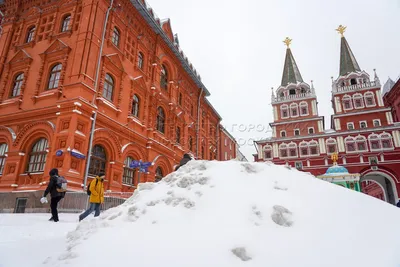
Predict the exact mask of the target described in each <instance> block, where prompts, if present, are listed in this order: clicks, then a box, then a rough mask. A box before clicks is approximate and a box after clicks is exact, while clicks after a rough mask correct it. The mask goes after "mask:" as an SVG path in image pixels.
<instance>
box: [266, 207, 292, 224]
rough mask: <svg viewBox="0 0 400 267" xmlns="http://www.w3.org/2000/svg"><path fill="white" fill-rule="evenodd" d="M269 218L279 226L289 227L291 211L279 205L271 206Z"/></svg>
mask: <svg viewBox="0 0 400 267" xmlns="http://www.w3.org/2000/svg"><path fill="white" fill-rule="evenodd" d="M271 219H272V220H273V221H274V223H276V224H278V225H280V226H284V227H290V226H292V225H293V220H292V212H291V211H290V210H288V209H287V208H285V207H282V206H279V205H275V206H274V207H273V212H272V214H271Z"/></svg>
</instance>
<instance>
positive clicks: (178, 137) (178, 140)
mask: <svg viewBox="0 0 400 267" xmlns="http://www.w3.org/2000/svg"><path fill="white" fill-rule="evenodd" d="M176 143H177V144H180V143H181V128H179V127H176Z"/></svg>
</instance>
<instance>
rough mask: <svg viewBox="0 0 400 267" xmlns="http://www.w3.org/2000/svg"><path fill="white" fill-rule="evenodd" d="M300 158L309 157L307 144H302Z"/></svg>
mask: <svg viewBox="0 0 400 267" xmlns="http://www.w3.org/2000/svg"><path fill="white" fill-rule="evenodd" d="M299 147H300V156H308V144H307V143H306V142H301V143H300V146H299Z"/></svg>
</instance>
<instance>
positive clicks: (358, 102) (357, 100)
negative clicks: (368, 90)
mask: <svg viewBox="0 0 400 267" xmlns="http://www.w3.org/2000/svg"><path fill="white" fill-rule="evenodd" d="M353 101H354V107H355V108H363V107H364V101H363V96H362V94H359V93H358V94H354V95H353Z"/></svg>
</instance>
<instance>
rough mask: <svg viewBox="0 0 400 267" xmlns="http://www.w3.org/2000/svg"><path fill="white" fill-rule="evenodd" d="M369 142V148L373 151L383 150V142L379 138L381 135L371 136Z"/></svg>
mask: <svg viewBox="0 0 400 267" xmlns="http://www.w3.org/2000/svg"><path fill="white" fill-rule="evenodd" d="M368 140H369V146H370V148H371V150H380V149H381V142H380V141H381V140H380V138H379V135H377V134H371V135H369V136H368Z"/></svg>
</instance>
